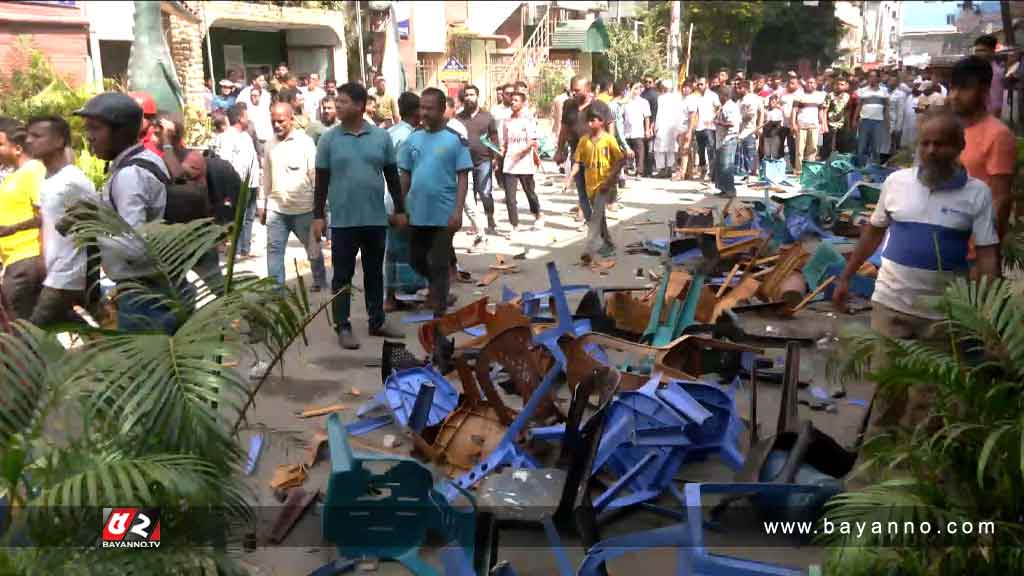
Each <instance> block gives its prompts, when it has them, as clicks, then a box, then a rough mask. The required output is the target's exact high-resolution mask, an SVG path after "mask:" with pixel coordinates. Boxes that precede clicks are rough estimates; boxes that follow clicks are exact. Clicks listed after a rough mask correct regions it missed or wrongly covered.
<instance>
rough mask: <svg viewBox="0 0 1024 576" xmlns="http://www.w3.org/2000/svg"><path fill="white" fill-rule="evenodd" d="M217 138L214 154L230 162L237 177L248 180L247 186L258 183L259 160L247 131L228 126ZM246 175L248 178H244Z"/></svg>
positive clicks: (253, 186) (259, 176) (254, 185)
mask: <svg viewBox="0 0 1024 576" xmlns="http://www.w3.org/2000/svg"><path fill="white" fill-rule="evenodd" d="M219 136H220V137H219V138H218V139H217V148H216V154H217V156H219V157H220V158H222V159H224V160H226V161H227V163H228V164H231V167H232V168H234V169H235V172H236V173H237V174H238V177H239V178H241V179H242V181H243V182H248V185H249V188H257V187H259V185H260V179H261V178H262V176H261V175H260V162H259V159H258V157H257V156H256V147H255V146H254V145H253V142H252V138H251V137H250V136H249V133H248V132H242V131H241V130H238V129H237V128H235V127H234V126H228V128H227V130H225V131H224V132H223V133H222V134H219ZM246 176H248V179H246Z"/></svg>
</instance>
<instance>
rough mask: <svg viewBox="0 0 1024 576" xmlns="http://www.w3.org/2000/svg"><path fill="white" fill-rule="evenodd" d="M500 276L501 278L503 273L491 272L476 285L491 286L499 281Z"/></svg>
mask: <svg viewBox="0 0 1024 576" xmlns="http://www.w3.org/2000/svg"><path fill="white" fill-rule="evenodd" d="M498 276H501V272H498V271H497V270H490V271H488V272H487V274H484V275H483V276H481V277H480V280H477V283H476V285H477V286H490V285H491V283H492V282H494V281H495V280H497V279H498Z"/></svg>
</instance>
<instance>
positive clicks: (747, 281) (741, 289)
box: [710, 276, 761, 324]
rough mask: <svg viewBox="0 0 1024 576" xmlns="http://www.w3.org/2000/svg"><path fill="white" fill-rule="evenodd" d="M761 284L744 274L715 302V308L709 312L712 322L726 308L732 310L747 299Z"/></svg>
mask: <svg viewBox="0 0 1024 576" xmlns="http://www.w3.org/2000/svg"><path fill="white" fill-rule="evenodd" d="M760 286H761V283H760V282H758V281H757V280H755V279H754V277H753V276H745V277H744V278H743V280H742V281H740V283H739V285H737V286H736V287H735V288H733V289H732V290H730V291H729V293H728V294H726V295H725V297H724V298H721V299H720V300H718V302H716V303H715V309H714V311H713V312H712V314H711V322H710V323H712V324H714V323H715V321H717V320H718V317H719V316H721V315H722V314H723V313H724V312H725V311H726V310H732V309H733V307H735V306H736V305H737V304H739V303H740V302H742V301H744V300H749V299H750V298H752V297H753V296H754V294H756V293H757V289H758V288H759V287H760Z"/></svg>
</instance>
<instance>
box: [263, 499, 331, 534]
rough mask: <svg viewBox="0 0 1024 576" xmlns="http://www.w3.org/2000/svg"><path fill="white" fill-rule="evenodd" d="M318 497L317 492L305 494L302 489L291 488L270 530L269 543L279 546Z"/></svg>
mask: <svg viewBox="0 0 1024 576" xmlns="http://www.w3.org/2000/svg"><path fill="white" fill-rule="evenodd" d="M319 495H320V491H319V490H315V491H313V492H306V491H305V490H303V489H302V488H292V489H291V490H289V491H288V496H287V497H286V498H285V501H284V508H283V509H282V510H281V514H280V515H279V516H278V517H277V520H275V521H274V526H273V528H271V530H270V538H269V539H270V542H271V543H273V544H280V543H281V542H282V541H283V540H284V539H285V537H286V536H288V533H289V532H291V530H292V527H293V526H295V524H296V523H297V522H298V521H299V518H302V515H303V514H305V513H306V510H308V509H309V505H310V504H312V503H313V501H314V500H316V499H317V496H319Z"/></svg>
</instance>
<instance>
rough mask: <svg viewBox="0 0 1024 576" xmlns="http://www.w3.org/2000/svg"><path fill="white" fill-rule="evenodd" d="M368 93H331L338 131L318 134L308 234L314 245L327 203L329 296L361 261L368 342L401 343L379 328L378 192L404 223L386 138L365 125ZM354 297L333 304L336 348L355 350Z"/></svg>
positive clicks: (381, 210) (382, 219)
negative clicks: (360, 258)
mask: <svg viewBox="0 0 1024 576" xmlns="http://www.w3.org/2000/svg"><path fill="white" fill-rule="evenodd" d="M366 100H367V93H366V88H364V87H363V86H361V85H359V84H356V83H355V82H349V83H347V84H343V85H341V86H339V87H338V89H337V100H336V104H337V110H338V119H339V120H340V124H339V125H338V126H337V127H335V128H333V129H331V130H328V131H327V132H325V133H324V135H323V136H321V137H320V142H319V143H318V144H317V149H316V195H315V201H314V206H313V215H314V217H315V219H314V220H313V234H314V235H315V236H316V237H317V238H319V237H320V236H321V235H323V232H324V228H325V225H326V223H325V221H324V212H325V205H326V204H327V200H328V199H330V205H331V212H332V213H333V214H334V216H333V217H332V218H331V253H332V255H333V260H334V276H333V278H332V279H331V291H332V292H338V291H339V290H348V289H349V288H350V287H351V285H352V276H353V275H354V274H355V268H356V254H359V253H362V256H363V291H364V295H365V300H366V313H367V315H368V316H369V324H370V329H369V333H370V335H371V336H380V337H384V338H401V337H402V333H401V332H399V331H398V330H395V329H394V328H391V327H389V326H388V325H387V324H386V323H385V321H384V248H385V246H386V243H387V226H388V215H387V210H386V209H385V207H384V184H385V181H386V182H387V188H388V193H390V194H391V200H392V202H394V206H395V214H394V218H395V220H396V221H403V223H404V220H405V207H404V204H403V203H402V196H401V194H400V193H399V183H398V166H397V165H396V161H395V151H394V146H393V145H392V143H391V136H390V135H388V133H387V131H386V130H384V129H383V128H377V127H376V126H373V125H372V124H370V123H369V122H367V121H366V120H364V119H363V114H364V113H365V112H366ZM351 302H352V294H351V292H350V291H346V292H345V293H344V294H340V295H339V296H337V297H336V298H335V299H334V303H333V304H334V306H333V312H334V320H335V323H336V325H337V327H338V344H339V345H340V346H341V347H342V348H345V349H348V350H355V349H357V348H359V340H358V339H356V337H355V335H354V334H353V333H352V323H351V322H349V313H350V306H351Z"/></svg>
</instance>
